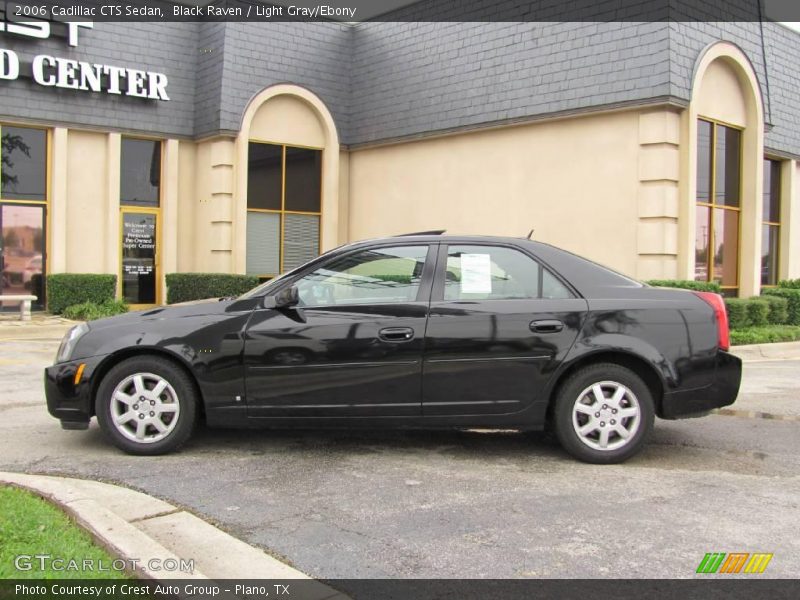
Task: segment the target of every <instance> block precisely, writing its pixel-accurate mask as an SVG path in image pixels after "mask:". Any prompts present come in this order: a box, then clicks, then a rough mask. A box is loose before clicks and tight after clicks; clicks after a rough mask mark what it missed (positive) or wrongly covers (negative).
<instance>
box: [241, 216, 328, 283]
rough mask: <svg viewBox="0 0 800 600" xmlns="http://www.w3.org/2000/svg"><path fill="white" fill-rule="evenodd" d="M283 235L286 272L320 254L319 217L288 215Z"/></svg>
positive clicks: (284, 267) (284, 268)
mask: <svg viewBox="0 0 800 600" xmlns="http://www.w3.org/2000/svg"><path fill="white" fill-rule="evenodd" d="M283 234H284V239H283V252H284V256H283V270H284V271H290V270H291V269H294V268H295V267H299V266H300V265H302V264H303V263H305V262H308V261H309V260H311V259H312V258H315V257H316V256H317V255H318V254H319V217H318V216H317V215H295V214H287V215H286V225H285V229H284V232H283ZM248 235H249V232H248Z"/></svg>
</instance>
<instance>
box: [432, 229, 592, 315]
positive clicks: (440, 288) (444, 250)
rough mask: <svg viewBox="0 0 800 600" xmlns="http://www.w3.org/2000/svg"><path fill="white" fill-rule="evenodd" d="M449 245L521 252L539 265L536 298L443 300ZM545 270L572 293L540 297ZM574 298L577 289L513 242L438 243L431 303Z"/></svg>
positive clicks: (549, 300) (545, 300) (576, 295)
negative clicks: (556, 296) (564, 296)
mask: <svg viewBox="0 0 800 600" xmlns="http://www.w3.org/2000/svg"><path fill="white" fill-rule="evenodd" d="M451 246H475V247H486V248H506V249H509V250H515V251H517V252H519V253H521V254H522V255H523V256H525V257H527V258H529V259H531V260H532V261H534V262H535V263H536V264H537V265H539V296H538V297H536V298H483V299H465V300H445V298H444V287H445V282H446V277H447V275H446V271H447V258H448V256H449V254H450V247H451ZM545 271H547V272H548V273H549V274H550V275H551V276H552V277H553V278H554V279H555V280H556V281H558V282H559V283H561V285H563V286H564V287H565V288H566V289H567V291H568V292H569V293H570V294H572V297H571V298H544V297H542V291H543V285H542V283H543V280H544V273H545ZM575 298H581V295H580V294H579V293H578V292H577V290H576V289H575V288H574V287H573V286H572V285H570V283H569V282H568V281H566V280H565V279H564V278H563V277H562V276H561V275H560V274H559V273H557V272H556V271H554V270H553V269H551V268H550V267H549V266H548V265H547V263H545V262H544V261H543V260H541V259H540V258H539V257H537V256H536V255H534V254H533V253H531V252H528V251H527V249H525V248H522V247H520V246H517V245H515V244H510V243H503V242H490V241H482V240H481V241H472V240H463V241H461V240H448V241H447V242H442V243H440V245H439V255H438V258H437V260H436V273H435V278H434V282H433V290H432V292H431V304H434V303H437V304H463V303H468V304H474V303H476V302H530V301H540V302H563V301H566V300H574V299H575Z"/></svg>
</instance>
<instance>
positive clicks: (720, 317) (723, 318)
mask: <svg viewBox="0 0 800 600" xmlns="http://www.w3.org/2000/svg"><path fill="white" fill-rule="evenodd" d="M693 293H694V295H695V296H699V297H700V298H702V299H703V300H704V301H705V302H706V303H707V304H708V305H709V306H711V308H713V309H714V317H716V319H717V345H718V346H719V347H720V350H728V349H730V347H731V335H730V330H729V329H728V313H727V311H726V310H725V301H724V300H723V299H722V296H720V295H719V294H715V293H714V292H693Z"/></svg>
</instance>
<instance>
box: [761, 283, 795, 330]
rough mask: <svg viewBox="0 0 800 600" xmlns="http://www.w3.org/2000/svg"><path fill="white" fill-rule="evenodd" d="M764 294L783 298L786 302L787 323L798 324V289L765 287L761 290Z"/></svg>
mask: <svg viewBox="0 0 800 600" xmlns="http://www.w3.org/2000/svg"><path fill="white" fill-rule="evenodd" d="M763 295H764V296H777V297H779V298H785V299H786V302H787V306H786V309H787V313H788V318H787V319H786V322H787V323H788V324H789V325H800V289H792V288H767V289H765V290H764V291H763Z"/></svg>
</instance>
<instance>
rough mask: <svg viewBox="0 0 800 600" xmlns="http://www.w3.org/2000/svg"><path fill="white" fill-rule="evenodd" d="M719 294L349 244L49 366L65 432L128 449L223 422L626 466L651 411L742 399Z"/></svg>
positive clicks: (507, 255) (529, 246) (475, 248)
mask: <svg viewBox="0 0 800 600" xmlns="http://www.w3.org/2000/svg"><path fill="white" fill-rule="evenodd" d="M728 346H729V340H728V323H727V317H726V313H725V307H724V304H723V302H722V299H721V298H720V296H718V295H716V294H711V293H705V292H689V291H684V290H673V289H660V288H651V287H647V286H645V285H643V284H641V283H639V282H637V281H634V280H631V279H628V278H627V277H624V276H622V275H620V274H618V273H615V272H613V271H611V270H609V269H606V268H605V267H602V266H600V265H597V264H595V263H592V262H590V261H588V260H585V259H583V258H580V257H578V256H575V255H574V254H571V253H569V252H566V251H564V250H560V249H558V248H555V247H553V246H550V245H547V244H544V243H540V242H534V241H530V240H524V239H511V238H498V237H450V236H447V237H445V236H441V235H435V234H434V235H409V236H399V237H392V238H384V239H378V240H370V241H365V242H358V243H354V244H349V245H347V246H343V247H341V248H337V249H336V250H333V251H331V252H328V253H326V254H324V255H322V256H320V257H318V258H316V259H314V260H312V261H311V262H309V263H307V264H306V265H303V266H302V267H299V268H298V269H295V270H294V271H291V272H289V273H287V274H285V275H283V276H281V277H279V278H277V279H274V280H272V281H269V282H267V283H266V284H263V285H261V286H259V287H257V288H255V289H253V290H252V291H250V292H248V293H246V294H244V295H243V296H240V297H239V298H225V299H214V300H207V301H201V302H196V303H190V304H182V305H174V306H167V307H161V308H155V309H152V310H146V311H141V312H134V313H128V314H125V315H120V316H117V317H112V318H109V319H103V320H99V321H92V322H90V323H86V324H81V325H78V326H76V327H74V328H73V329H72V330H70V331H69V332H68V333H67V335H66V336H65V337H64V340H63V342H62V344H61V347H60V348H59V351H58V356H57V358H56V363H55V364H54V365H53V366H51V367H48V368H47V369H46V371H45V391H46V395H47V404H48V409H49V411H50V413H51V414H52V415H53V416H54V417H56V418H58V419H60V420H61V424H62V426H63V427H64V428H65V429H86V428H87V427H88V425H89V421H90V419H91V418H92V416H96V417H97V420H98V422H99V424H100V427H101V428H102V430H103V432H104V433H105V434H106V435H107V436H108V438H109V439H110V440H111V442H113V443H114V444H115V445H117V446H118V447H119V448H121V449H122V450H124V451H125V452H129V453H132V454H146V455H151V454H161V453H165V452H169V451H171V450H175V449H176V448H178V447H179V446H181V444H183V443H184V442H186V440H187V439H189V436H190V435H191V433H192V430H193V428H194V427H195V424H196V422H197V421H198V419H200V418H203V419H205V421H206V422H207V423H208V425H210V426H218V427H272V428H281V427H370V428H378V427H408V428H477V427H480V428H503V429H508V428H514V429H519V430H539V429H543V428H549V429H552V430H553V431H554V432H555V433H556V435H557V436H558V439H559V440H560V442H561V444H562V445H563V447H564V448H565V449H566V450H567V451H568V452H569V453H570V454H572V455H573V456H574V457H576V458H578V459H580V460H583V461H587V462H592V463H617V462H621V461H623V460H626V459H627V458H629V457H631V456H632V455H634V454H635V453H636V452H637V451H639V450H640V449H641V448H642V446H643V444H644V443H645V441H646V440H647V438H648V435H649V434H650V432H651V430H652V428H653V421H654V418H655V416H659V417H661V418H664V419H674V418H681V417H692V416H698V415H702V414H703V413H707V412H708V411H710V410H711V409H713V408H716V407H721V406H726V405H728V404H731V403H733V401H734V400H735V399H736V395H737V393H738V391H739V383H740V380H741V361H740V360H739V359H738V358H736V357H735V356H733V355H731V354H729V353H728V352H727V351H728Z"/></svg>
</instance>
